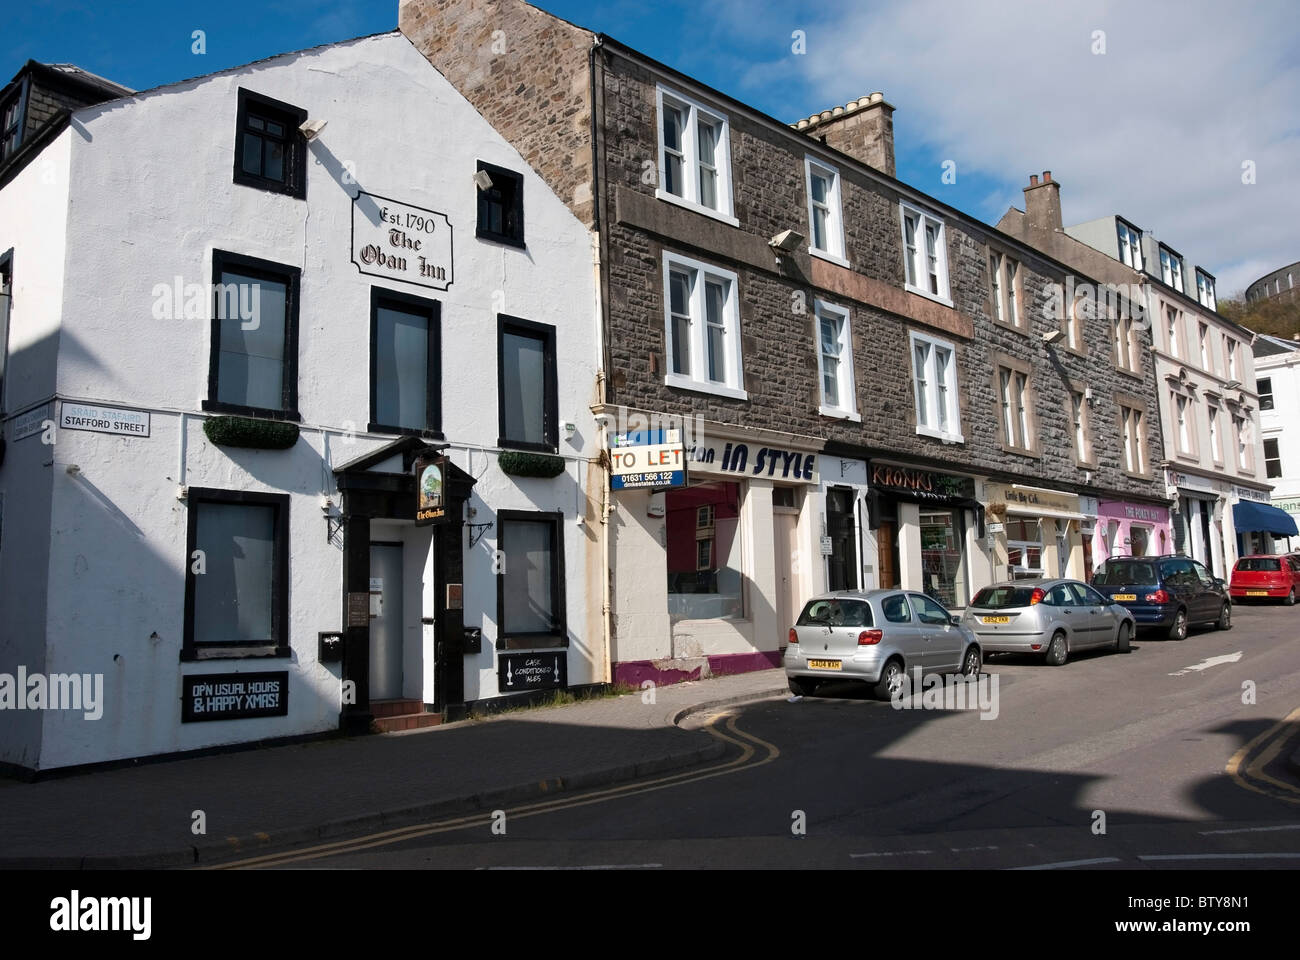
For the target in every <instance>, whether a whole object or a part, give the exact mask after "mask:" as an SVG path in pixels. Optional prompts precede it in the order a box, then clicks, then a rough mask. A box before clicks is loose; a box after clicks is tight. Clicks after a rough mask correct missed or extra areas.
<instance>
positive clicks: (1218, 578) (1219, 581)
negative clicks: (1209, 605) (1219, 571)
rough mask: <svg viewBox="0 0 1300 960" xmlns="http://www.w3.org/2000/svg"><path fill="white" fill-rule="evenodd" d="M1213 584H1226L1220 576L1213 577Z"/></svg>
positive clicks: (1218, 585) (1222, 585)
mask: <svg viewBox="0 0 1300 960" xmlns="http://www.w3.org/2000/svg"><path fill="white" fill-rule="evenodd" d="M1214 585H1215V586H1216V587H1226V586H1227V585H1228V584H1227V583H1226V582H1225V581H1224V579H1223V578H1222V577H1215V578H1214Z"/></svg>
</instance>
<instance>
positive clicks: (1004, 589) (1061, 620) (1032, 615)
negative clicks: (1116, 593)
mask: <svg viewBox="0 0 1300 960" xmlns="http://www.w3.org/2000/svg"><path fill="white" fill-rule="evenodd" d="M962 622H963V623H964V624H965V625H966V626H968V627H970V628H971V630H973V631H974V632H975V635H976V636H977V637H979V641H980V646H981V648H982V649H983V650H984V653H985V654H986V655H987V654H991V653H1028V654H1040V655H1042V657H1043V660H1044V661H1045V662H1046V663H1049V664H1051V665H1052V666H1054V667H1059V666H1061V665H1062V664H1064V663H1065V661H1066V660H1068V659H1069V657H1070V653H1071V652H1072V651H1075V650H1088V649H1096V648H1099V647H1109V648H1110V649H1112V650H1114V651H1115V652H1116V653H1128V652H1129V649H1130V647H1129V642H1130V641H1131V640H1132V639H1133V614H1131V613H1129V611H1128V610H1127V609H1125V608H1124V607H1122V606H1120V605H1119V604H1117V603H1112V602H1111V601H1110V600H1109V599H1108V598H1107V597H1104V596H1102V595H1101V594H1100V593H1098V592H1097V591H1096V590H1094V589H1093V588H1092V587H1090V586H1088V585H1087V584H1086V583H1080V582H1079V581H1078V580H1015V581H1013V582H1011V583H997V584H994V585H993V586H991V587H985V588H984V589H983V590H981V591H980V592H979V593H977V594H975V599H974V600H972V601H971V603H970V606H969V607H967V608H966V614H965V616H964V617H963V618H962Z"/></svg>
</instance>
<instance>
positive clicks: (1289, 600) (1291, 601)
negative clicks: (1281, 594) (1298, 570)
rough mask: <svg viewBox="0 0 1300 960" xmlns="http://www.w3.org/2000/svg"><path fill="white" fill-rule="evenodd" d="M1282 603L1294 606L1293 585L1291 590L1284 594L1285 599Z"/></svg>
mask: <svg viewBox="0 0 1300 960" xmlns="http://www.w3.org/2000/svg"><path fill="white" fill-rule="evenodd" d="M1282 603H1283V604H1284V605H1286V606H1288V607H1294V606H1295V587H1292V588H1291V592H1290V593H1288V594H1287V595H1286V599H1285V600H1283V601H1282Z"/></svg>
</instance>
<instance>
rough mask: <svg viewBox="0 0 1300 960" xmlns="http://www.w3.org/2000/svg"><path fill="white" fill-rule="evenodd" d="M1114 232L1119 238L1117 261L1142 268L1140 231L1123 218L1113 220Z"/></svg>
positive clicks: (1136, 268)
mask: <svg viewBox="0 0 1300 960" xmlns="http://www.w3.org/2000/svg"><path fill="white" fill-rule="evenodd" d="M1115 232H1116V235H1117V237H1118V239H1119V261H1120V263H1123V264H1126V265H1127V266H1130V267H1132V268H1133V269H1134V270H1141V269H1142V231H1140V230H1138V229H1137V228H1136V227H1131V226H1129V225H1128V224H1127V223H1125V222H1124V221H1123V220H1116V221H1115Z"/></svg>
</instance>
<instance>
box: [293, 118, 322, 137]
mask: <svg viewBox="0 0 1300 960" xmlns="http://www.w3.org/2000/svg"><path fill="white" fill-rule="evenodd" d="M327 123H329V121H328V120H306V121H304V122H303V123H302V124H301V125H300V126H299V127H298V132H299V133H301V134H302V135H303V136H304V137H306V138H307V139H308V140H315V139H316V138H317V137H318V136H320V132H321V131H322V130H324V129H325V124H327Z"/></svg>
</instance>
